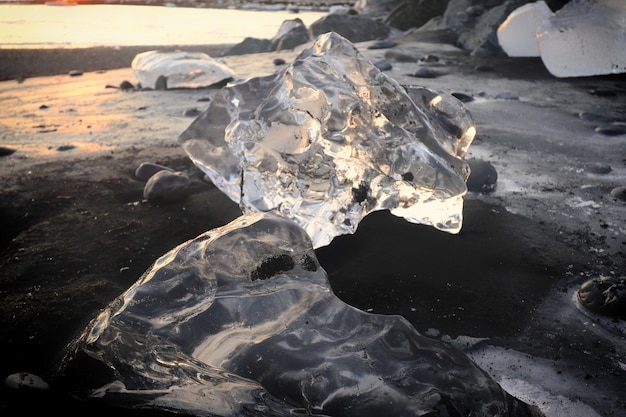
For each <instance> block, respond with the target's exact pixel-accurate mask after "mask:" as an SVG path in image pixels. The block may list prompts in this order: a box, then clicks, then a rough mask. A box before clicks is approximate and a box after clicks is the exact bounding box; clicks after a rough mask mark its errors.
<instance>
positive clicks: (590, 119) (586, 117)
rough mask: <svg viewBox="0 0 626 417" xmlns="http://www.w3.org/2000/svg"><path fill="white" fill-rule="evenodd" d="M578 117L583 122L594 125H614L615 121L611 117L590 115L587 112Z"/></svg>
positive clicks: (582, 112) (579, 114)
mask: <svg viewBox="0 0 626 417" xmlns="http://www.w3.org/2000/svg"><path fill="white" fill-rule="evenodd" d="M578 117H579V118H580V119H581V120H586V121H588V122H594V123H607V124H608V123H613V122H614V121H615V120H614V119H613V118H611V117H607V116H604V115H602V114H596V113H590V112H587V111H581V112H580V113H578Z"/></svg>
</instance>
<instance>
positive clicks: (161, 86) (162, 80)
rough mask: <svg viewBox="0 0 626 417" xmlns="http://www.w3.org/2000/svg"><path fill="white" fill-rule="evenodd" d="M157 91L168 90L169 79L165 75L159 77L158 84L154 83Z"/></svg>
mask: <svg viewBox="0 0 626 417" xmlns="http://www.w3.org/2000/svg"><path fill="white" fill-rule="evenodd" d="M154 89H155V90H167V77H166V76H164V75H159V78H157V80H156V82H155V83H154Z"/></svg>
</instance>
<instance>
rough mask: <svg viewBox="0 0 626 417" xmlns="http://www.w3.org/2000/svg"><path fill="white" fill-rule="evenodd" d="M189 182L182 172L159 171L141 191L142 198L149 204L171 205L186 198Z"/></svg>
mask: <svg viewBox="0 0 626 417" xmlns="http://www.w3.org/2000/svg"><path fill="white" fill-rule="evenodd" d="M190 184H191V181H190V180H189V177H187V175H185V174H184V173H182V172H172V171H167V170H163V171H159V172H157V173H156V174H154V175H153V176H152V177H150V179H149V180H148V182H146V185H145V187H144V189H143V197H144V198H145V199H146V200H148V201H149V202H150V203H172V202H176V201H181V200H183V199H184V198H185V197H186V196H187V191H188V190H189V185H190Z"/></svg>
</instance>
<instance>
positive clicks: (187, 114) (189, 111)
mask: <svg viewBox="0 0 626 417" xmlns="http://www.w3.org/2000/svg"><path fill="white" fill-rule="evenodd" d="M200 113H202V112H201V111H200V110H198V109H196V108H191V109H187V110H185V111H184V112H183V116H185V117H198V115H199V114H200Z"/></svg>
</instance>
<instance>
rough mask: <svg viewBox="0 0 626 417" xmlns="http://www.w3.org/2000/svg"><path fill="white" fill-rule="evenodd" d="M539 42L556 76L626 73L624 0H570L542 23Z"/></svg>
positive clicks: (547, 62) (545, 60)
mask: <svg viewBox="0 0 626 417" xmlns="http://www.w3.org/2000/svg"><path fill="white" fill-rule="evenodd" d="M539 45H540V49H541V59H542V60H543V63H544V65H545V66H546V68H547V69H548V71H550V73H552V74H553V75H554V76H556V77H582V76H590V75H602V74H618V73H623V72H626V2H625V1H624V0H594V1H582V0H572V1H570V2H569V3H567V4H566V5H565V6H563V8H561V9H560V10H559V11H558V12H556V13H555V14H554V15H553V16H551V17H549V18H548V19H546V20H545V21H544V22H543V24H542V25H541V27H540V28H539Z"/></svg>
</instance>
